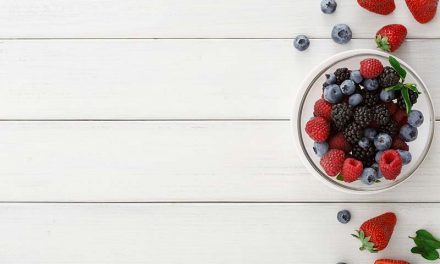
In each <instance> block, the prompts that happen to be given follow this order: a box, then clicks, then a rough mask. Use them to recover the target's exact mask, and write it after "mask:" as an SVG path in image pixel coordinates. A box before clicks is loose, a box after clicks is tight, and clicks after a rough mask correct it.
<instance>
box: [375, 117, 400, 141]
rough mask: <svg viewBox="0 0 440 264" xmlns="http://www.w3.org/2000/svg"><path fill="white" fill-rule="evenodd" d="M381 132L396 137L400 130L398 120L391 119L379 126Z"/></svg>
mask: <svg viewBox="0 0 440 264" xmlns="http://www.w3.org/2000/svg"><path fill="white" fill-rule="evenodd" d="M379 132H381V133H385V134H388V135H390V136H391V137H394V136H395V135H397V133H398V132H399V126H398V125H397V123H396V122H394V121H393V120H390V122H388V123H386V124H385V125H382V126H381V127H380V128H379Z"/></svg>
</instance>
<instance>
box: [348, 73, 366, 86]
mask: <svg viewBox="0 0 440 264" xmlns="http://www.w3.org/2000/svg"><path fill="white" fill-rule="evenodd" d="M363 79H364V78H362V75H361V72H360V71H352V72H351V73H350V80H352V81H353V82H355V83H357V84H359V83H361V82H362V80H363Z"/></svg>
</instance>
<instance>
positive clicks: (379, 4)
mask: <svg viewBox="0 0 440 264" xmlns="http://www.w3.org/2000/svg"><path fill="white" fill-rule="evenodd" d="M357 2H358V4H359V5H360V6H361V7H363V8H365V9H367V10H368V11H370V12H373V13H376V14H380V15H388V14H390V13H392V12H393V11H394V9H396V4H394V0H357Z"/></svg>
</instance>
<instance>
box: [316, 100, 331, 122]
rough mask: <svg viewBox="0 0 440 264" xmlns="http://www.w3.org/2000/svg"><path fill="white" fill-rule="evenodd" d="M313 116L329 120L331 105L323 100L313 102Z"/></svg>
mask: <svg viewBox="0 0 440 264" xmlns="http://www.w3.org/2000/svg"><path fill="white" fill-rule="evenodd" d="M313 114H314V115H315V116H320V117H323V118H325V119H327V120H329V119H330V116H331V115H332V104H331V103H329V102H327V101H326V100H324V99H319V100H318V101H316V102H315V106H314V111H313Z"/></svg>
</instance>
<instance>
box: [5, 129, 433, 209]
mask: <svg viewBox="0 0 440 264" xmlns="http://www.w3.org/2000/svg"><path fill="white" fill-rule="evenodd" d="M289 126H290V124H289V122H288V121H272V122H269V121H266V122H263V121H260V122H255V121H246V122H245V121H235V122H189V121H188V122H171V121H168V122H158V121H156V122H0V149H1V150H2V151H1V152H0V160H2V161H3V162H2V166H0V177H1V179H2V184H1V187H0V201H116V202H118V201H124V202H142V201H293V202H298V201H314V202H316V201H322V202H328V201H400V202H408V201H413V202H440V198H439V196H438V192H437V190H438V189H439V187H440V178H439V177H438V164H437V161H436V159H435V157H437V156H438V155H439V153H440V143H439V142H440V141H439V140H437V138H435V139H434V145H433V147H432V149H431V153H430V154H429V155H428V158H427V160H426V161H425V162H424V163H423V164H422V166H421V168H420V170H418V171H417V172H416V175H415V176H414V177H413V178H411V179H410V180H408V181H407V182H405V183H404V184H402V185H401V186H399V187H398V188H396V189H394V190H391V191H388V192H385V193H382V194H376V195H374V196H371V195H370V196H368V195H367V196H365V195H360V196H357V195H349V194H345V193H340V192H338V191H335V190H333V189H330V188H328V187H327V186H325V185H323V184H322V183H321V182H319V181H318V180H317V179H315V177H314V176H312V175H311V174H310V173H309V172H308V171H307V170H306V168H305V167H304V166H303V164H302V163H301V162H300V161H299V158H298V154H297V150H296V148H295V147H294V146H293V145H292V144H293V143H292V142H293V140H292V138H291V137H292V136H291V130H290V127H289Z"/></svg>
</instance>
